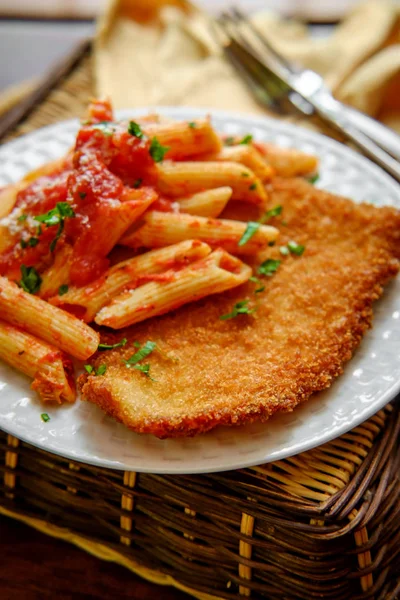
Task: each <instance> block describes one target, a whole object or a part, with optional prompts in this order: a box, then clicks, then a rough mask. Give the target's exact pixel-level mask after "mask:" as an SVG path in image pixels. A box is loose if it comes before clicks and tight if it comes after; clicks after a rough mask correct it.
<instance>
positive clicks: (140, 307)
mask: <svg viewBox="0 0 400 600" xmlns="http://www.w3.org/2000/svg"><path fill="white" fill-rule="evenodd" d="M251 273H252V271H251V268H250V267H249V266H248V265H246V264H244V263H243V262H241V261H240V260H239V259H237V258H235V257H234V256H231V255H230V254H228V253H227V252H225V251H224V250H221V249H219V250H215V251H214V252H213V253H212V254H210V255H209V256H208V257H207V258H204V259H203V260H201V261H197V262H195V263H193V264H192V265H190V266H188V267H186V268H185V269H182V270H181V271H177V272H176V273H175V276H174V278H173V279H172V280H171V281H167V282H158V281H152V282H150V283H146V284H145V285H142V286H140V287H138V288H136V289H134V290H131V291H129V292H124V293H123V294H121V295H120V296H117V297H116V298H115V299H114V300H113V301H112V302H111V304H109V305H108V306H105V307H104V308H102V309H101V311H100V312H99V313H98V314H97V316H96V318H95V321H96V323H97V324H98V325H107V326H108V327H111V328H113V329H121V328H122V327H126V326H128V325H133V324H135V323H139V322H140V321H144V320H145V319H148V318H150V317H155V316H158V315H162V314H165V313H167V312H169V311H171V310H175V309H176V308H178V307H180V306H182V305H183V304H187V303H188V302H194V301H195V300H199V299H200V298H204V297H205V296H209V295H210V294H217V293H220V292H224V291H225V290H229V289H231V288H233V287H236V286H238V285H240V284H242V283H244V282H245V281H247V280H248V279H249V277H250V276H251Z"/></svg>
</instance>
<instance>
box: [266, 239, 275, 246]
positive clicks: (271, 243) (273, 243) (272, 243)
mask: <svg viewBox="0 0 400 600" xmlns="http://www.w3.org/2000/svg"><path fill="white" fill-rule="evenodd" d="M275 243H276V242H275V240H272V241H271V242H268V246H271V247H272V246H275Z"/></svg>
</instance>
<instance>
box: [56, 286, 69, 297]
mask: <svg viewBox="0 0 400 600" xmlns="http://www.w3.org/2000/svg"><path fill="white" fill-rule="evenodd" d="M67 292H68V286H67V284H66V283H64V284H63V285H60V287H59V288H58V295H59V296H64V294H66V293H67Z"/></svg>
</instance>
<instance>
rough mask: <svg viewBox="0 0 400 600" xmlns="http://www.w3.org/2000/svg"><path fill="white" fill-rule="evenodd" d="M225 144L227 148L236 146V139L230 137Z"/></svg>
mask: <svg viewBox="0 0 400 600" xmlns="http://www.w3.org/2000/svg"><path fill="white" fill-rule="evenodd" d="M224 144H225V146H234V145H235V138H234V137H232V136H231V135H230V136H229V137H227V138H225V140H224Z"/></svg>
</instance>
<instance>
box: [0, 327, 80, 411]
mask: <svg viewBox="0 0 400 600" xmlns="http://www.w3.org/2000/svg"><path fill="white" fill-rule="evenodd" d="M0 358H1V359H2V360H4V362H6V363H7V364H9V365H10V366H11V367H14V368H15V369H18V371H21V372H22V373H24V374H25V375H28V377H31V378H32V379H33V383H32V386H31V387H32V389H33V390H36V391H37V393H38V394H39V396H40V397H41V399H42V400H44V401H45V402H50V401H54V402H58V403H61V402H63V401H65V402H74V400H75V397H76V394H75V384H74V378H73V365H72V361H71V360H70V359H69V358H68V357H67V356H65V355H64V353H63V352H61V351H60V350H58V349H57V348H55V347H54V346H50V345H49V344H46V343H45V342H43V341H42V340H39V339H37V338H35V337H34V336H32V335H30V334H29V333H26V332H25V331H22V330H21V329H19V328H17V327H14V326H12V325H10V324H9V323H5V322H4V321H0Z"/></svg>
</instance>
